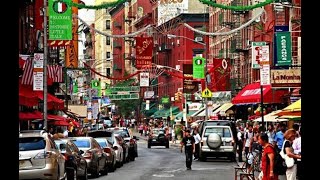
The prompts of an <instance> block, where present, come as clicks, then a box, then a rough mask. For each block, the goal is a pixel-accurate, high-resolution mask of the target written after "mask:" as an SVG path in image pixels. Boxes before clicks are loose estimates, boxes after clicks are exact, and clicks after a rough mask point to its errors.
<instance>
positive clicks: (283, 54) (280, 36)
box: [275, 32, 292, 66]
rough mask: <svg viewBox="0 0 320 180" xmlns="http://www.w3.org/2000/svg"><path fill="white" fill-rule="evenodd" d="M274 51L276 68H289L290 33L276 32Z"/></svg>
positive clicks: (290, 58) (290, 62) (290, 57)
mask: <svg viewBox="0 0 320 180" xmlns="http://www.w3.org/2000/svg"><path fill="white" fill-rule="evenodd" d="M276 47H277V49H276V51H277V61H276V62H275V65H276V66H291V64H292V51H291V48H292V46H291V34H290V32H276Z"/></svg>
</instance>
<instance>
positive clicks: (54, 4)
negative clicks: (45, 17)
mask: <svg viewBox="0 0 320 180" xmlns="http://www.w3.org/2000/svg"><path fill="white" fill-rule="evenodd" d="M71 2H72V0H65V2H59V1H57V0H49V1H48V8H49V40H72V10H71V6H68V5H67V4H71Z"/></svg>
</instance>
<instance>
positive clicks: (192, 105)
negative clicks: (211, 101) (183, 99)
mask: <svg viewBox="0 0 320 180" xmlns="http://www.w3.org/2000/svg"><path fill="white" fill-rule="evenodd" d="M201 107H202V103H188V108H189V110H191V111H196V110H199V109H200V108H201Z"/></svg>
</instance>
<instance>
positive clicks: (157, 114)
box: [153, 106, 179, 118]
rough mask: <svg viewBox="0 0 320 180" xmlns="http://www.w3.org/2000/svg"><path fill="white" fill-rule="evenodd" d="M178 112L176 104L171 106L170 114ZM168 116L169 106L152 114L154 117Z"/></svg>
mask: <svg viewBox="0 0 320 180" xmlns="http://www.w3.org/2000/svg"><path fill="white" fill-rule="evenodd" d="M178 113H179V108H178V107H176V106H173V107H172V115H176V114H178ZM168 116H170V108H169V109H161V110H158V111H156V112H155V113H154V114H153V117H154V118H160V117H162V118H167V117H168Z"/></svg>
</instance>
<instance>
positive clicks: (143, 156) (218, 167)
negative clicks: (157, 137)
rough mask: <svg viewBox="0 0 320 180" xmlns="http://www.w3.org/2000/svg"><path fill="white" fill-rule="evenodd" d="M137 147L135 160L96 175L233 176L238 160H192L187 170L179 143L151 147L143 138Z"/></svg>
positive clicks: (151, 179) (143, 178)
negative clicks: (148, 146)
mask: <svg viewBox="0 0 320 180" xmlns="http://www.w3.org/2000/svg"><path fill="white" fill-rule="evenodd" d="M139 138H140V137H139ZM138 148H139V150H138V152H139V157H138V158H136V160H135V161H133V162H129V163H127V164H124V165H123V167H121V168H120V169H117V170H116V171H115V172H113V173H109V174H108V175H107V176H101V177H99V178H97V179H99V180H100V179H101V180H103V179H130V180H158V179H179V180H180V179H181V180H182V179H183V180H184V179H190V180H191V179H194V180H198V179H218V180H223V179H225V180H230V179H234V168H233V167H234V166H236V163H235V162H229V161H227V160H224V159H208V161H207V162H200V161H193V163H192V170H191V171H187V170H186V167H185V156H184V153H180V149H179V147H178V145H176V146H170V148H169V149H166V148H165V147H161V146H159V147H152V148H151V149H148V148H147V142H146V140H145V139H143V138H140V140H139V143H138ZM90 179H93V178H90Z"/></svg>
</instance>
